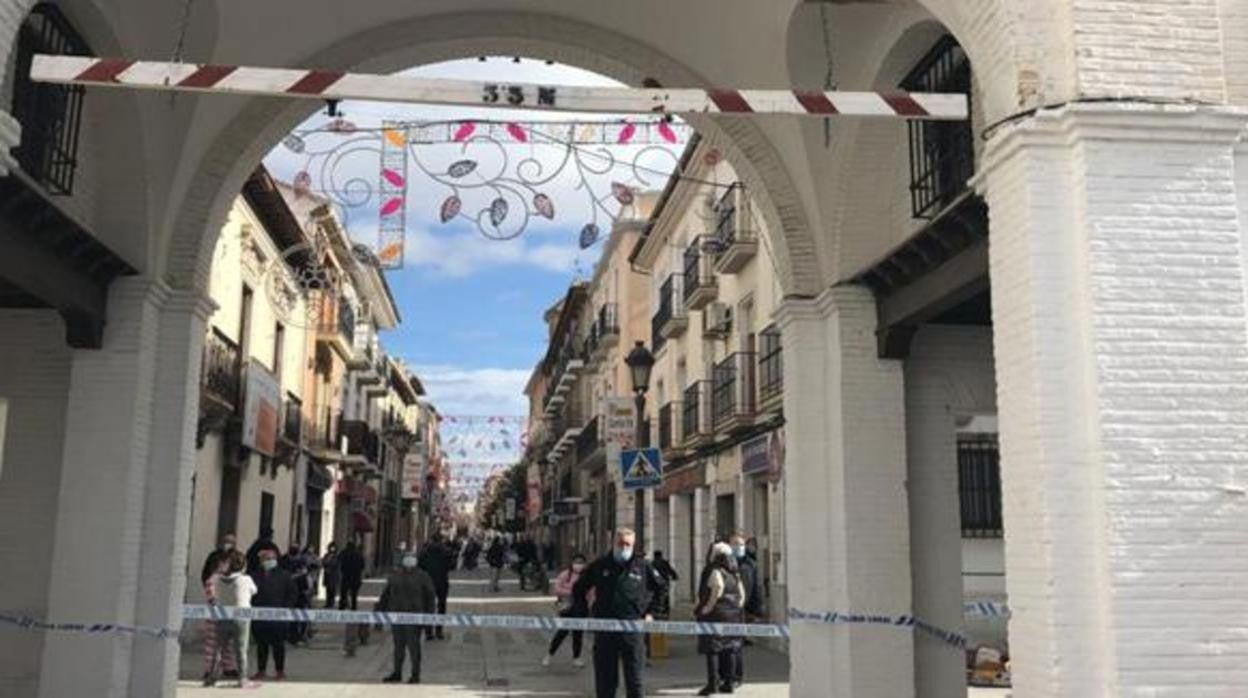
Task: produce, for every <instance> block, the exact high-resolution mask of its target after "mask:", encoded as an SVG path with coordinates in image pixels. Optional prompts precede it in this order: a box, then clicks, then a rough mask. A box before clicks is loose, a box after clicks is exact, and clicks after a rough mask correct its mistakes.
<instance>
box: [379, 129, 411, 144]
mask: <svg viewBox="0 0 1248 698" xmlns="http://www.w3.org/2000/svg"><path fill="white" fill-rule="evenodd" d="M383 133H384V134H385V136H386V140H387V141H390V144H391V145H393V146H394V147H396V148H402V147H403V146H405V145H407V136H406V135H405V134H404V133H403V132H402V131H400V130H398V129H394V128H388V129H386V130H385V131H383Z"/></svg>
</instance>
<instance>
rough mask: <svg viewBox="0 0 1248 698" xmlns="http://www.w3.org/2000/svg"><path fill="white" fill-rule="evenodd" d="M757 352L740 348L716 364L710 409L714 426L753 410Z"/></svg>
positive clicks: (712, 381) (750, 412)
mask: <svg viewBox="0 0 1248 698" xmlns="http://www.w3.org/2000/svg"><path fill="white" fill-rule="evenodd" d="M753 363H754V354H753V352H745V351H739V352H736V353H733V354H730V355H728V358H726V359H724V360H723V361H720V362H719V363H717V364H715V367H714V369H713V370H712V374H711V375H712V377H711V383H712V385H711V413H712V415H713V416H712V420H713V422H714V424H715V427H716V428H717V429H718V428H719V427H720V426H721V425H722V424H723V423H724V422H726V421H728V420H729V419H731V418H733V417H744V416H748V415H751V414H753V413H754V372H753V370H752V369H753Z"/></svg>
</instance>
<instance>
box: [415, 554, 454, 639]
mask: <svg viewBox="0 0 1248 698" xmlns="http://www.w3.org/2000/svg"><path fill="white" fill-rule="evenodd" d="M453 556H454V553H452V552H451V550H450V548H448V547H447V546H446V543H445V542H443V540H442V534H440V533H435V534H433V539H432V540H431V541H430V543H429V545H426V546H425V549H424V550H423V551H421V554H420V556H419V561H420V564H419V566H420V569H422V570H424V571H425V573H426V574H428V575H429V578H430V579H431V580H432V581H433V590H434V593H435V594H436V595H437V613H441V614H444V615H445V614H446V598H447V596H449V595H450V593H451V569H452V568H454V566H455V559H454V557H453ZM435 637H436V638H437V639H439V640H445V639H446V634H445V632H444V631H443V629H442V626H440V625H439V626H437V627H436V628H435V627H432V626H430V627H427V628H425V639H426V640H432V639H434V638H435Z"/></svg>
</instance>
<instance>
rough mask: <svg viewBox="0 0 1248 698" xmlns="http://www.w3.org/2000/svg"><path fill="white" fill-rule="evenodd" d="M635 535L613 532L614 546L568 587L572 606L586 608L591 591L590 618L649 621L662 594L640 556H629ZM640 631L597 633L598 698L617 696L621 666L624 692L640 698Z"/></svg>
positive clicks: (642, 655)
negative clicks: (592, 598)
mask: <svg viewBox="0 0 1248 698" xmlns="http://www.w3.org/2000/svg"><path fill="white" fill-rule="evenodd" d="M635 540H636V535H635V534H634V533H633V531H632V530H631V529H628V528H621V529H619V530H618V531H616V534H615V547H614V548H613V549H612V551H611V552H609V553H607V554H606V555H604V556H602V557H600V558H598V559H597V560H595V561H594V562H593V563H592V564H590V566H589V567H586V568H585V571H584V572H583V573H582V574H581V576H580V579H578V580H577V582H576V585H575V586H574V587H573V588H572V595H573V599H574V600H575V601H574V602H575V603H578V604H581V605H582V606H584V604H585V603H586V599H587V598H588V595H589V591H590V590H591V589H592V590H593V591H594V604H593V607H592V608H591V609H590V615H591V616H592V617H594V618H616V619H620V620H643V619H644V620H647V621H648V620H653V618H654V611H655V603H656V600H657V599H658V594H659V592H660V591H661V589H660V587H659V581H658V579H659V575H658V574H657V573H656V572H655V571H654V568H652V567H651V566H650V563H649V562H647V561H646V559H645V558H643V557H642V556H640V555H636V556H634V555H633V547H634V545H633V544H634V542H635ZM643 637H644V636H643V634H642V633H618V632H612V633H597V634H596V635H595V636H594V684H595V686H596V687H597V695H598V698H615V691H616V688H618V687H619V684H620V664H621V663H622V664H623V665H624V688H625V692H626V695H627V696H628V698H642V696H643V695H644V690H643V688H642V670H643V668H644V667H645V654H646V653H645V647H644V641H643Z"/></svg>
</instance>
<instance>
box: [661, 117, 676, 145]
mask: <svg viewBox="0 0 1248 698" xmlns="http://www.w3.org/2000/svg"><path fill="white" fill-rule="evenodd" d="M659 135H660V136H662V137H663V140H665V141H667V142H668V143H675V142H676V132H675V131H673V130H672V127H671V126H670V125H668V123H667V122H666V121H660V122H659Z"/></svg>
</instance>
